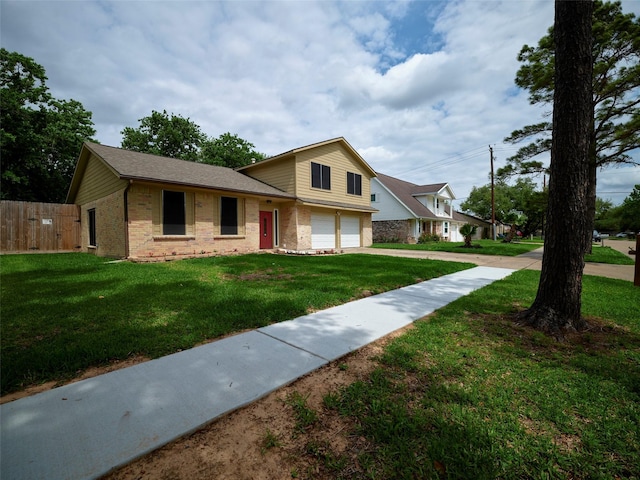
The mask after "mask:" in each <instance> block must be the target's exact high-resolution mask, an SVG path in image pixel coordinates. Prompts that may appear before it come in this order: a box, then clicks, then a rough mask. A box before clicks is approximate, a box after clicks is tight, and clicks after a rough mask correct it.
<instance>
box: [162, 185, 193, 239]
mask: <svg viewBox="0 0 640 480" xmlns="http://www.w3.org/2000/svg"><path fill="white" fill-rule="evenodd" d="M185 207H186V203H185V194H184V192H173V191H171V190H163V191H162V234H163V235H186V233H187V214H186V208H185Z"/></svg>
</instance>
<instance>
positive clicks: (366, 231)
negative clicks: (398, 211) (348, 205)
mask: <svg viewBox="0 0 640 480" xmlns="http://www.w3.org/2000/svg"><path fill="white" fill-rule="evenodd" d="M372 243H373V227H372V221H371V215H370V214H369V215H363V216H362V246H363V247H370V246H371V244H372Z"/></svg>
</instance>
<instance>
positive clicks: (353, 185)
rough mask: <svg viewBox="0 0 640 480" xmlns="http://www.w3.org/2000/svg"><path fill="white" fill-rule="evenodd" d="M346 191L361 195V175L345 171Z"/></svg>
mask: <svg viewBox="0 0 640 480" xmlns="http://www.w3.org/2000/svg"><path fill="white" fill-rule="evenodd" d="M347 193H348V194H350V195H359V196H362V175H360V174H359V173H351V172H347Z"/></svg>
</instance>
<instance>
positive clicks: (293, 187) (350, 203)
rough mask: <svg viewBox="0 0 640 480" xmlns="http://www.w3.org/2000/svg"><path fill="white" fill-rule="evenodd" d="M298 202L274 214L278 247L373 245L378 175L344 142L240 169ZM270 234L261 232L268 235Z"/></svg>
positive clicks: (312, 147)
mask: <svg viewBox="0 0 640 480" xmlns="http://www.w3.org/2000/svg"><path fill="white" fill-rule="evenodd" d="M239 171H240V172H241V173H244V174H246V175H248V176H250V177H252V178H255V179H257V180H260V181H262V182H264V183H267V184H269V185H271V186H273V187H275V188H278V189H280V190H282V191H284V192H286V193H288V194H291V195H294V196H295V197H296V201H295V202H286V203H283V204H280V205H279V208H278V211H277V213H276V212H274V209H273V207H272V205H271V204H269V203H265V202H263V203H261V204H260V212H261V215H263V213H264V214H268V213H269V212H272V215H271V216H272V218H273V217H274V216H277V223H275V224H274V228H276V229H277V230H278V231H279V232H280V238H279V240H278V247H280V248H283V249H286V250H293V251H307V250H326V249H342V248H349V247H360V246H368V245H371V243H372V218H371V214H372V213H373V212H375V208H372V206H371V202H370V199H371V179H372V178H374V177H375V176H376V173H375V171H374V170H373V169H372V168H371V167H370V166H369V165H368V164H367V162H366V161H365V160H364V159H363V158H362V157H361V156H360V155H359V154H358V152H356V150H355V149H354V148H353V147H352V146H351V145H349V143H348V142H347V141H346V140H345V139H344V138H342V137H339V138H335V139H332V140H327V141H324V142H320V143H315V144H312V145H308V146H305V147H300V148H296V149H294V150H290V151H288V152H285V153H282V154H280V155H276V156H274V157H271V158H268V159H266V160H263V161H261V162H258V163H255V164H252V165H248V166H246V167H242V168H240V169H239ZM264 233H265V232H261V235H262V236H264Z"/></svg>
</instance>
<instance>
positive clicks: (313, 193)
mask: <svg viewBox="0 0 640 480" xmlns="http://www.w3.org/2000/svg"><path fill="white" fill-rule="evenodd" d="M311 162H314V163H319V164H321V165H327V166H329V167H331V190H322V189H319V188H312V187H311ZM347 172H352V173H357V174H360V175H362V195H361V196H360V195H349V194H347ZM296 179H297V181H296V184H297V191H296V195H297V196H299V197H303V198H311V199H315V200H325V201H330V202H340V203H350V204H353V205H362V206H367V207H368V206H369V205H370V203H371V185H370V181H371V175H370V173H369V171H368V170H367V169H365V168H364V166H363V165H362V163H361V162H360V161H359V160H358V159H356V158H354V157H353V156H352V155H350V154H349V153H348V152H347V151H346V150H345V149H344V148H343V147H342V146H341V145H339V144H335V143H333V144H329V145H323V146H320V147H318V148H314V149H311V150H306V151H304V152H301V153H299V154H298V155H297V157H296Z"/></svg>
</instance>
